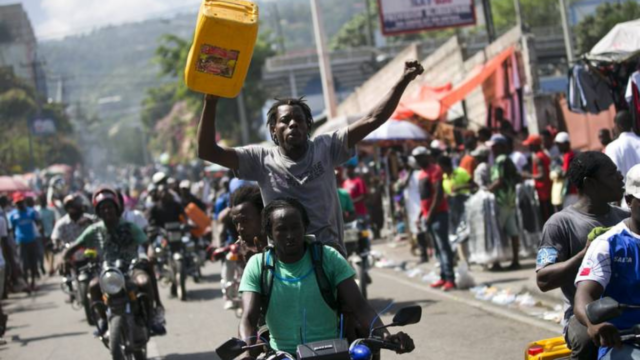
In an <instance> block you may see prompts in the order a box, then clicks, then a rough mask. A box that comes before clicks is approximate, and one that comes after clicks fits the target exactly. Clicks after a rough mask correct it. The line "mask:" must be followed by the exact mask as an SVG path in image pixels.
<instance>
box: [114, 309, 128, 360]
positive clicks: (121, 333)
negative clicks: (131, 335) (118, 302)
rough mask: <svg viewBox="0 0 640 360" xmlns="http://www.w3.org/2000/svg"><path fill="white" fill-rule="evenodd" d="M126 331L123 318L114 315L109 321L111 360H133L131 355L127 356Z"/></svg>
mask: <svg viewBox="0 0 640 360" xmlns="http://www.w3.org/2000/svg"><path fill="white" fill-rule="evenodd" d="M126 336H127V334H126V329H125V320H124V317H122V316H119V315H116V316H114V317H112V318H111V320H109V351H110V352H111V358H112V359H113V360H133V357H132V356H131V354H127V352H126V351H125V348H126V344H127V342H126Z"/></svg>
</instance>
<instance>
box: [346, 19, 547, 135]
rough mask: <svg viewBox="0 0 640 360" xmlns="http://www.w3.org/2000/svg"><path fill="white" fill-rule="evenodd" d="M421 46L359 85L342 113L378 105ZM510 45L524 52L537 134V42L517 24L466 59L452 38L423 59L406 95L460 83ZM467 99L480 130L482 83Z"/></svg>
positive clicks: (529, 109)
mask: <svg viewBox="0 0 640 360" xmlns="http://www.w3.org/2000/svg"><path fill="white" fill-rule="evenodd" d="M417 46H418V45H411V46H409V47H407V48H406V49H405V50H404V51H403V52H401V53H400V54H399V55H398V56H397V57H396V58H395V59H393V60H392V61H391V62H390V63H389V64H387V65H386V66H385V67H384V68H382V69H381V70H380V71H378V72H377V73H376V74H375V75H374V76H373V77H372V78H371V79H369V80H368V81H367V82H365V83H364V84H363V85H362V86H361V87H359V88H357V89H356V90H355V92H354V93H353V94H352V95H351V96H349V97H348V98H347V99H346V100H345V101H343V102H342V103H341V104H340V105H339V106H338V115H341V116H342V115H360V114H364V113H366V112H368V111H369V110H370V109H371V108H372V107H373V106H375V104H377V103H378V101H380V99H381V98H382V97H383V96H384V95H385V94H386V93H387V92H388V91H389V90H390V89H391V88H392V86H393V85H394V84H395V82H396V81H397V80H398V78H399V77H400V76H401V74H402V71H403V68H404V62H405V61H407V60H410V59H415V58H417V56H418V51H417V49H418V48H417ZM510 46H515V47H516V50H517V51H520V52H521V55H522V56H521V58H522V64H520V65H521V67H520V73H521V74H524V78H525V80H524V82H523V86H524V99H523V100H524V101H523V104H524V108H525V109H524V110H525V117H526V119H527V122H528V123H529V128H530V131H531V132H533V133H536V132H537V120H536V119H537V115H536V110H535V103H534V101H533V93H534V90H535V89H537V87H538V81H537V79H536V77H535V75H533V74H535V73H536V72H535V71H533V70H535V69H533V68H532V66H533V64H532V59H535V51H534V50H535V43H534V42H533V39H531V38H527V39H526V41H523V36H522V32H521V30H520V29H519V28H517V27H516V28H513V29H512V30H510V31H509V32H507V33H505V34H504V35H502V36H501V37H500V38H498V39H497V40H496V41H494V42H493V43H491V44H490V45H489V46H487V47H485V48H484V49H483V50H482V51H479V52H477V53H476V54H475V55H473V56H471V57H470V58H468V59H465V58H464V49H463V48H462V46H461V45H460V42H459V41H458V38H457V37H453V38H451V39H450V40H449V41H447V42H446V43H445V44H443V45H442V46H441V47H440V48H439V49H438V50H437V51H436V52H434V53H433V54H431V55H430V56H429V57H427V58H426V59H424V60H423V61H422V65H423V66H424V68H425V73H424V74H423V75H422V76H421V77H419V78H418V79H417V80H416V81H414V82H413V83H412V84H411V85H410V86H409V88H408V89H407V91H406V92H405V97H409V96H412V95H413V94H414V93H415V92H416V91H418V89H419V88H420V87H421V86H422V85H428V86H441V85H444V84H446V83H448V82H451V83H452V84H453V86H456V85H457V84H459V83H460V82H461V81H462V80H464V78H465V76H466V75H467V74H468V73H469V72H471V71H472V70H473V69H474V68H476V67H477V66H480V65H482V64H484V63H486V62H487V61H489V60H490V59H492V58H493V57H495V56H496V55H498V54H500V53H501V52H503V51H504V50H506V49H507V48H509V47H510ZM465 101H466V108H467V117H468V119H469V128H470V129H473V130H477V129H478V128H480V127H482V126H485V124H486V118H487V105H486V100H485V97H484V94H483V92H482V87H481V86H479V87H478V88H477V89H475V90H474V91H472V92H471V93H470V94H469V95H467V97H466V98H465ZM456 115H461V114H456Z"/></svg>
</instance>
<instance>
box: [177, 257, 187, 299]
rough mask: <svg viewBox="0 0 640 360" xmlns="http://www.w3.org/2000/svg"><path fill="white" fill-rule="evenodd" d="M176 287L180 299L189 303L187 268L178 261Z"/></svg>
mask: <svg viewBox="0 0 640 360" xmlns="http://www.w3.org/2000/svg"><path fill="white" fill-rule="evenodd" d="M176 285H177V287H178V288H177V289H176V290H177V295H178V299H180V301H187V267H186V266H185V264H184V262H182V261H176Z"/></svg>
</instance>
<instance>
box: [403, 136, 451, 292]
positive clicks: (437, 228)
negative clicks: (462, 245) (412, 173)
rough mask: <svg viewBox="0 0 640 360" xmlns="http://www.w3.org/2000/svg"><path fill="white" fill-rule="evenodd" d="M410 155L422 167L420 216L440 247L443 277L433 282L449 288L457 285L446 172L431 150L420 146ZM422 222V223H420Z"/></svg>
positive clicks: (447, 289) (434, 286) (419, 177)
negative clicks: (443, 180)
mask: <svg viewBox="0 0 640 360" xmlns="http://www.w3.org/2000/svg"><path fill="white" fill-rule="evenodd" d="M411 155H412V156H413V158H414V159H415V160H416V163H417V164H418V165H419V166H420V169H421V170H420V172H419V173H418V188H419V190H420V208H421V213H420V218H419V219H418V222H420V221H421V220H422V224H423V225H424V226H425V227H426V229H427V231H428V232H429V234H430V235H431V238H432V239H433V240H434V242H435V244H436V247H437V250H438V251H437V256H438V260H439V261H440V280H438V281H436V282H435V283H433V284H431V287H432V288H442V290H444V291H450V290H453V289H455V288H456V283H455V274H454V272H453V252H452V251H451V244H450V243H449V205H448V204H447V201H446V200H445V198H444V191H443V189H442V175H443V171H442V169H441V168H440V166H438V165H437V164H436V163H435V159H434V156H433V154H432V152H431V150H429V149H427V148H425V147H422V146H419V147H417V148H415V149H413V151H412V152H411ZM419 225H420V224H419Z"/></svg>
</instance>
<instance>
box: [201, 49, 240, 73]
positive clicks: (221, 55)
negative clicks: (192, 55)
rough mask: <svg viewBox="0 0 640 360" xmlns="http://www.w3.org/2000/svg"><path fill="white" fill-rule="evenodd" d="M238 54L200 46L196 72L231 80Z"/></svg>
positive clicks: (235, 51)
mask: <svg viewBox="0 0 640 360" xmlns="http://www.w3.org/2000/svg"><path fill="white" fill-rule="evenodd" d="M239 56H240V52H239V51H237V50H229V49H223V48H221V47H218V46H214V45H209V44H202V46H201V47H200V56H199V59H198V64H197V66H196V70H197V71H198V72H201V73H205V74H210V75H217V76H222V77H226V78H232V77H233V73H234V72H235V69H236V64H237V63H238V57H239Z"/></svg>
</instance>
